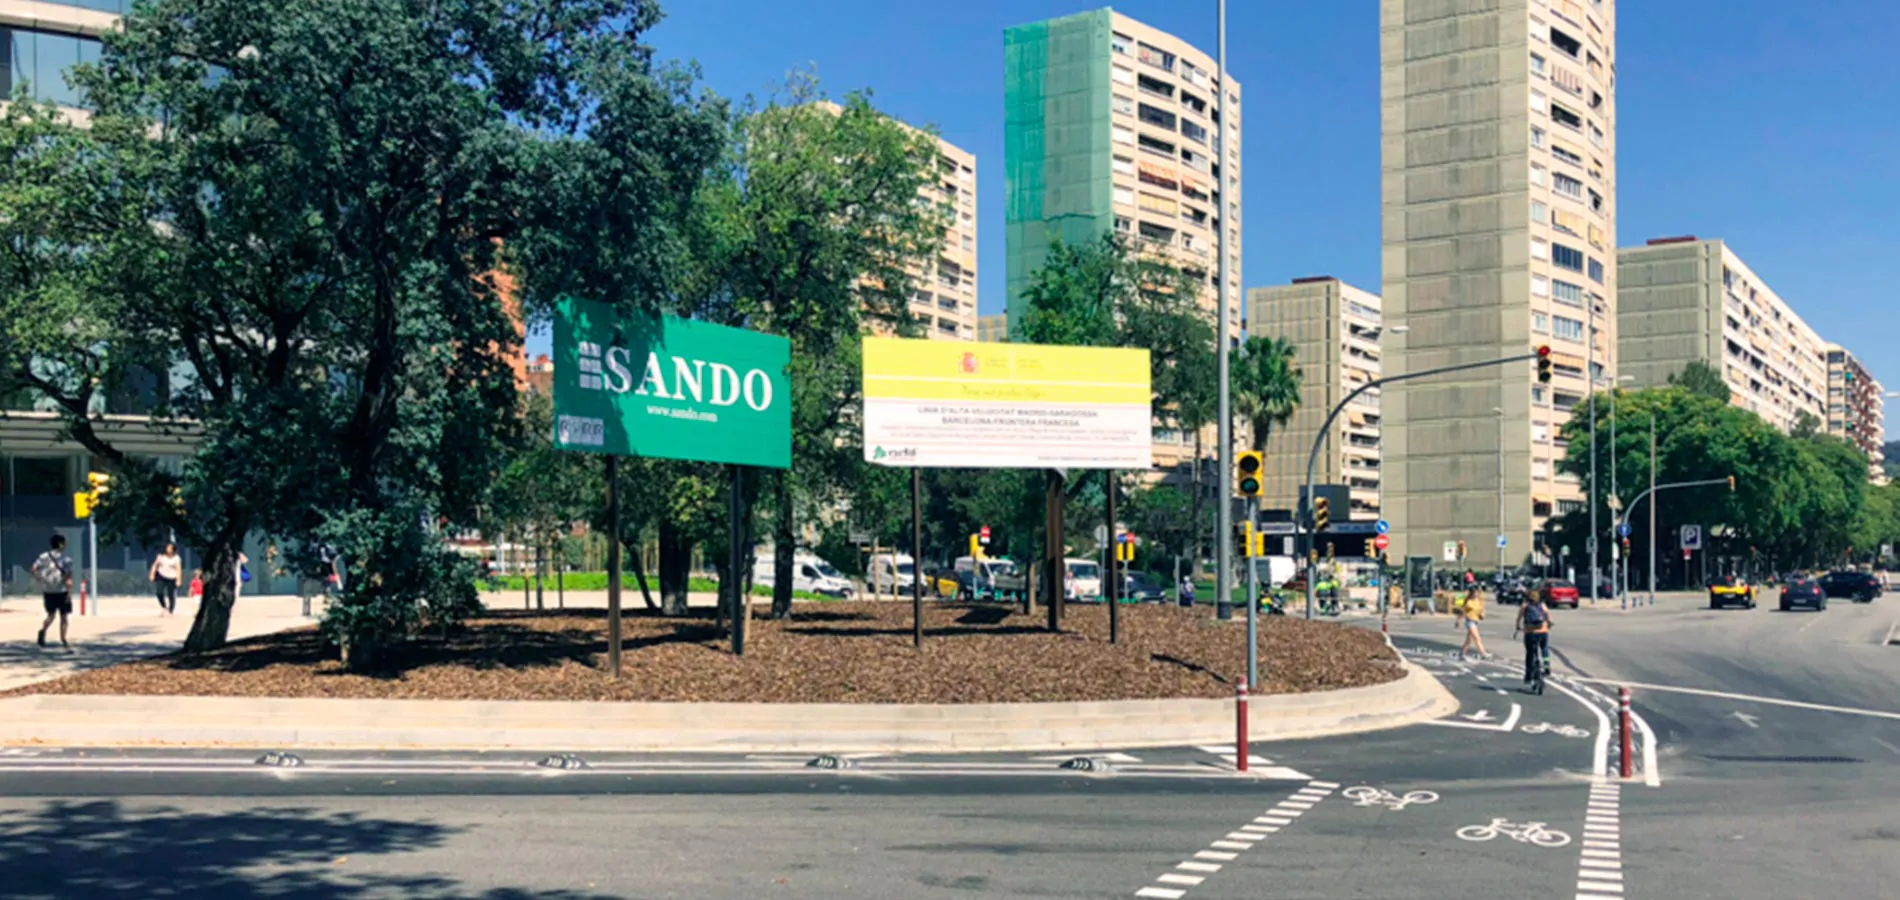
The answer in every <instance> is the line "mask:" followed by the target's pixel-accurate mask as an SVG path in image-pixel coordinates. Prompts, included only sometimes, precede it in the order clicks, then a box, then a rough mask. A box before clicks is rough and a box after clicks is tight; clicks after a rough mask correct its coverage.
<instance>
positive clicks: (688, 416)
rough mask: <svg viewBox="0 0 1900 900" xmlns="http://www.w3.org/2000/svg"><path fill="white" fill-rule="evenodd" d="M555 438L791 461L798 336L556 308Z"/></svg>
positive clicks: (678, 453)
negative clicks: (791, 373)
mask: <svg viewBox="0 0 1900 900" xmlns="http://www.w3.org/2000/svg"><path fill="white" fill-rule="evenodd" d="M553 356H554V446H555V447H557V448H559V449H562V450H575V451H580V452H584V453H607V454H614V455H618V456H646V457H655V458H661V459H688V460H697V461H701V462H715V463H735V464H738V465H744V466H760V467H764V468H771V469H784V468H789V467H790V466H791V464H792V387H791V382H790V380H789V379H788V378H787V376H786V374H785V367H786V365H787V364H788V363H790V362H791V358H792V348H791V343H790V342H789V341H787V340H785V339H784V338H782V337H777V336H774V335H769V334H760V333H758V332H756V331H747V330H745V329H743V328H727V327H725V326H723V325H713V324H710V323H707V322H695V321H692V320H690V319H681V318H677V317H674V316H636V317H631V318H625V319H622V318H620V317H619V316H618V315H617V314H616V312H615V310H614V308H613V307H611V306H608V305H607V304H604V303H594V302H591V301H586V300H572V299H568V300H563V301H561V302H560V304H559V306H558V307H557V309H556V311H555V316H554V353H553Z"/></svg>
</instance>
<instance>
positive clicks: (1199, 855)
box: [1194, 850, 1240, 862]
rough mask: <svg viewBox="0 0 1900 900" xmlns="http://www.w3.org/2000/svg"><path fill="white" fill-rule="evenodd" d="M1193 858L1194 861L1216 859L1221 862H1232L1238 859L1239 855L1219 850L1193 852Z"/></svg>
mask: <svg viewBox="0 0 1900 900" xmlns="http://www.w3.org/2000/svg"><path fill="white" fill-rule="evenodd" d="M1194 858H1195V859H1218V860H1220V861H1221V862H1233V861H1234V860H1236V859H1239V858H1240V854H1238V853H1224V852H1222V851H1219V850H1197V851H1195V852H1194Z"/></svg>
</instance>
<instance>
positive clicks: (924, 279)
mask: <svg viewBox="0 0 1900 900" xmlns="http://www.w3.org/2000/svg"><path fill="white" fill-rule="evenodd" d="M937 152H938V157H937V181H936V183H935V184H933V185H931V186H929V187H926V188H925V189H924V190H923V191H922V192H921V197H922V199H923V200H924V202H927V203H935V204H938V205H940V206H942V207H943V209H944V210H945V212H947V213H948V214H949V217H950V225H949V228H948V230H946V231H945V232H944V236H943V246H942V247H941V248H939V249H938V251H937V255H936V258H935V259H933V260H932V261H931V269H930V271H928V272H919V273H917V274H918V281H917V289H916V291H915V292H914V293H912V294H911V297H910V311H911V314H912V315H914V316H916V317H917V319H918V321H920V322H921V323H923V326H924V333H925V334H927V335H929V336H930V337H933V338H938V339H941V340H949V341H974V340H976V338H977V334H976V318H977V317H976V155H975V154H973V153H970V152H969V151H967V150H964V149H963V148H962V147H958V146H957V145H955V144H952V143H950V142H949V141H946V140H944V139H942V138H938V139H937Z"/></svg>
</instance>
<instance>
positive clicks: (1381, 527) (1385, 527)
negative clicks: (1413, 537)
mask: <svg viewBox="0 0 1900 900" xmlns="http://www.w3.org/2000/svg"><path fill="white" fill-rule="evenodd" d="M1372 527H1373V529H1374V530H1375V531H1377V532H1379V533H1380V534H1390V533H1391V532H1392V526H1391V525H1389V524H1386V521H1385V520H1384V519H1380V520H1379V521H1378V522H1377V523H1376V524H1374V525H1373V526H1372Z"/></svg>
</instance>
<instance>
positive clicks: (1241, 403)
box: [1233, 336, 1302, 451]
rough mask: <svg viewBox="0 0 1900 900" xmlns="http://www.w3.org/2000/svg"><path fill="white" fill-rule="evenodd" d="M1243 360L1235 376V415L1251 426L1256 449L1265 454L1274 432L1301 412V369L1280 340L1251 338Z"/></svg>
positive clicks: (1290, 347)
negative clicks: (1298, 411)
mask: <svg viewBox="0 0 1900 900" xmlns="http://www.w3.org/2000/svg"><path fill="white" fill-rule="evenodd" d="M1240 360H1241V364H1240V366H1239V368H1238V369H1236V370H1235V371H1234V373H1233V376H1234V377H1233V386H1234V393H1233V401H1234V411H1235V413H1237V414H1238V415H1239V416H1240V417H1241V418H1242V419H1244V420H1246V422H1247V424H1248V425H1249V426H1250V430H1251V432H1252V434H1253V449H1255V450H1259V451H1265V450H1266V449H1267V441H1268V439H1269V438H1271V437H1272V435H1273V429H1275V428H1277V427H1279V426H1281V425H1285V424H1286V423H1287V422H1288V421H1289V420H1291V419H1292V418H1293V413H1294V412H1296V411H1297V410H1298V409H1299V408H1300V388H1301V384H1302V378H1301V373H1300V367H1299V365H1298V364H1297V363H1296V362H1294V359H1293V345H1292V344H1291V343H1288V342H1287V341H1286V340H1285V339H1284V338H1277V337H1258V336H1256V337H1249V338H1248V339H1247V342H1246V343H1245V344H1242V345H1241V348H1240Z"/></svg>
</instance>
